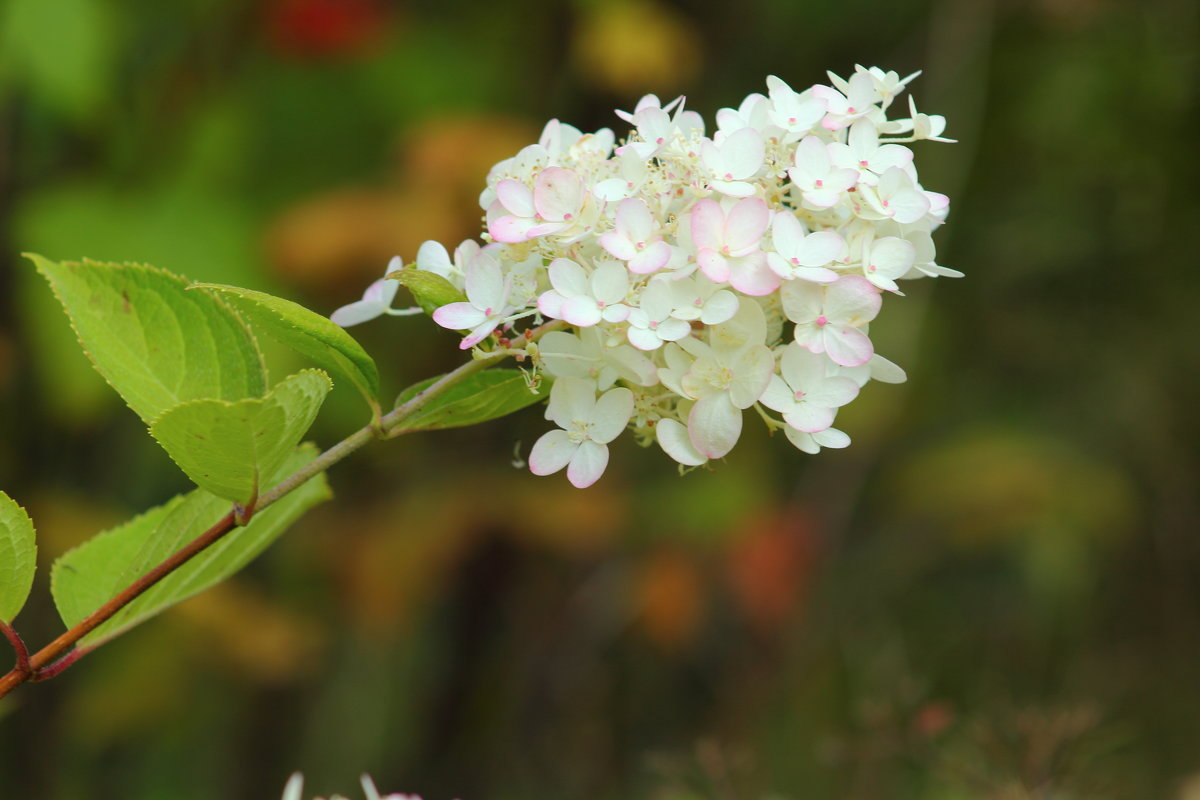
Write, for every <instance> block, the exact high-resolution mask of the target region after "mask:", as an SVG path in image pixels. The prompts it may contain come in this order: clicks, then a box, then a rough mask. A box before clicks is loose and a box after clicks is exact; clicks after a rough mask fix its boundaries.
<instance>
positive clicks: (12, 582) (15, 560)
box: [0, 492, 37, 622]
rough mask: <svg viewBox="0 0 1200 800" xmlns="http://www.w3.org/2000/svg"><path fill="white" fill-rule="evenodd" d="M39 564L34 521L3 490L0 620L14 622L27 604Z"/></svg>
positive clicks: (0, 497)
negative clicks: (14, 618) (26, 600)
mask: <svg viewBox="0 0 1200 800" xmlns="http://www.w3.org/2000/svg"><path fill="white" fill-rule="evenodd" d="M36 566H37V544H36V543H35V541H34V532H33V521H32V520H30V519H29V515H28V514H26V513H25V509H23V508H21V507H20V506H19V505H17V503H16V501H14V500H13V499H12V498H11V497H9V496H8V495H7V494H5V493H4V492H0V620H4V621H5V622H12V619H13V617H15V616H16V615H17V614H18V613H19V612H20V611H21V607H22V606H24V605H25V598H27V597H29V589H30V587H31V586H33V572H34V569H35V568H36Z"/></svg>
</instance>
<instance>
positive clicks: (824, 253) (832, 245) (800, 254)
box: [791, 231, 845, 267]
mask: <svg viewBox="0 0 1200 800" xmlns="http://www.w3.org/2000/svg"><path fill="white" fill-rule="evenodd" d="M844 245H845V243H844V242H843V241H842V237H841V236H838V235H837V234H836V233H834V232H833V231H820V232H818V233H812V234H809V235H808V236H805V237H804V241H803V242H801V244H800V246H799V247H797V248H796V250H795V251H794V252H793V253H792V254H791V255H792V257H793V258H795V259H796V261H797V262H799V264H800V266H803V267H823V266H825V265H827V264H829V263H830V262H832V261H833V260H834V259H835V258H837V257H838V256H840V255H841V254H842V248H843V247H844Z"/></svg>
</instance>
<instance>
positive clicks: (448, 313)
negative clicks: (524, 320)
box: [433, 252, 512, 350]
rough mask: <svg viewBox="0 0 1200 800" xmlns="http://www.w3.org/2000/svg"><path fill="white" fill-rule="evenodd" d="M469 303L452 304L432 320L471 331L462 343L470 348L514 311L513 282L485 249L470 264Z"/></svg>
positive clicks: (437, 312) (463, 346)
mask: <svg viewBox="0 0 1200 800" xmlns="http://www.w3.org/2000/svg"><path fill="white" fill-rule="evenodd" d="M466 287H467V300H466V302H460V303H450V304H448V305H444V306H442V307H441V308H439V309H438V310H437V311H435V312H433V321H434V322H436V323H437V324H438V325H441V326H442V327H443V328H449V329H451V330H456V331H464V330H470V333H468V334H467V337H466V338H465V339H463V340H462V343H461V344H459V348H460V349H462V350H468V349H470V348H472V347H474V346H475V345H477V344H479V342H481V341H483V339H484V338H485V337H487V336H488V335H490V334H491V332H492V331H494V330H495V329H496V327H497V326H499V325H500V324H502V323H503V322H504V318H505V316H507V315H508V314H509V313H511V311H512V309H511V307H510V306H509V305H508V294H509V291H510V289H511V287H512V283H511V281H508V280H505V278H504V276H503V275H502V274H501V272H500V265H499V264H498V263H496V260H495V259H494V258H492V257H491V256H490V255H489V254H488V253H486V252H480V253H477V254H476V255H475V257H474V258H473V259H471V263H469V264H468V265H467V276H466Z"/></svg>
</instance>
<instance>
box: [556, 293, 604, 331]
mask: <svg viewBox="0 0 1200 800" xmlns="http://www.w3.org/2000/svg"><path fill="white" fill-rule="evenodd" d="M560 311H561V313H562V319H565V320H566V321H567V322H569V323H571V324H572V325H578V326H579V327H581V328H590V327H591V326H593V325H595V324H597V323H598V322H600V320H601V319H602V315H601V313H600V307H599V306H598V305H596V301H595V300H593V299H592V298H590V297H587V296H586V295H585V296H576V297H569V298H567V300H566V302H564V303H563V304H562V307H561V308H560Z"/></svg>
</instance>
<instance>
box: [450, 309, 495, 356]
mask: <svg viewBox="0 0 1200 800" xmlns="http://www.w3.org/2000/svg"><path fill="white" fill-rule="evenodd" d="M499 324H500V320H498V319H496V318H495V317H489V318H488V319H485V320H484V321H483V322H481V323H479V324H478V325H476V326H475V327H474V328H472V329H471V332H470V333H469V334H467V338H465V339H463V340H462V341H461V342H459V343H458V349H459V350H470V349H471V348H472V347H474V346H475V345H477V344H479V343H480V342H482V341H483V340H484V339H486V338H487V337H488V336H491V335H492V331H494V330H496V326H497V325H499Z"/></svg>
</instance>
